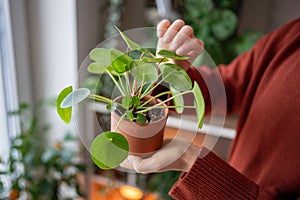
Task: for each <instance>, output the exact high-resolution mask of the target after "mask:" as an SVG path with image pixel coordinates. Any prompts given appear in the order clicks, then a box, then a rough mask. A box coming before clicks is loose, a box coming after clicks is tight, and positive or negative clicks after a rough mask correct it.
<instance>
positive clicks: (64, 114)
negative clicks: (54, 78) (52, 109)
mask: <svg viewBox="0 0 300 200" xmlns="http://www.w3.org/2000/svg"><path fill="white" fill-rule="evenodd" d="M72 91H73V88H72V86H69V87H66V88H64V89H63V90H62V91H61V92H60V93H59V95H58V97H57V99H56V111H57V113H58V116H59V117H60V118H61V119H62V120H63V121H64V122H65V123H67V124H68V123H70V121H71V115H72V107H69V108H61V107H60V105H61V102H62V101H63V100H64V99H65V98H66V96H68V95H69V94H70V93H71V92H72Z"/></svg>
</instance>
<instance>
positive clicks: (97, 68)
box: [87, 62, 109, 74]
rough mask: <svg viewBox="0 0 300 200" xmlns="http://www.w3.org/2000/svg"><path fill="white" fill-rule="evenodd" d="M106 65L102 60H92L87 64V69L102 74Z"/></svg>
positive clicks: (92, 72)
mask: <svg viewBox="0 0 300 200" xmlns="http://www.w3.org/2000/svg"><path fill="white" fill-rule="evenodd" d="M108 67H109V66H106V65H105V64H104V63H102V62H93V63H91V64H90V65H89V66H88V68H87V70H88V72H90V73H91V74H104V73H105V71H106V69H107V68H108Z"/></svg>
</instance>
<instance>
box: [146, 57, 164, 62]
mask: <svg viewBox="0 0 300 200" xmlns="http://www.w3.org/2000/svg"><path fill="white" fill-rule="evenodd" d="M142 61H145V62H153V63H163V62H168V61H169V59H168V58H148V57H143V58H142Z"/></svg>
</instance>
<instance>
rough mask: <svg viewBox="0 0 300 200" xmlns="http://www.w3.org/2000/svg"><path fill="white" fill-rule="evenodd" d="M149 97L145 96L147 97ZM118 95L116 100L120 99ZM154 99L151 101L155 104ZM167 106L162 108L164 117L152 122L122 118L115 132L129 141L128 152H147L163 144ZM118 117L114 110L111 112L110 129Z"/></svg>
mask: <svg viewBox="0 0 300 200" xmlns="http://www.w3.org/2000/svg"><path fill="white" fill-rule="evenodd" d="M149 98H150V97H149V96H147V97H145V100H146V99H149ZM120 99H121V97H118V98H117V99H116V100H117V101H118V100H120ZM157 101H160V100H154V101H152V102H151V103H152V104H155V103H156V102H157ZM168 112H169V110H168V108H164V113H165V115H164V117H163V118H161V119H159V120H157V121H153V122H149V123H145V124H140V123H137V122H132V121H129V120H127V119H124V120H123V121H122V122H121V125H120V126H119V128H118V130H117V132H118V133H121V134H123V135H124V136H125V137H126V138H127V140H128V143H129V151H130V154H148V153H151V152H153V151H155V150H158V149H159V148H160V147H161V146H162V144H163V138H164V132H165V127H166V122H167V118H168ZM119 119H120V115H118V114H117V113H116V112H112V113H111V130H114V129H115V127H116V126H117V123H118V121H119Z"/></svg>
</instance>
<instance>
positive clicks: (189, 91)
mask: <svg viewBox="0 0 300 200" xmlns="http://www.w3.org/2000/svg"><path fill="white" fill-rule="evenodd" d="M191 92H192V91H191V90H188V91H185V92H182V93H178V94H176V95H174V96H172V97H170V98H168V99H167V100H164V101H162V102H159V103H158V104H155V105H153V106H151V107H147V108H146V109H144V110H140V111H137V112H136V113H143V112H147V111H148V110H151V109H153V108H157V107H159V106H161V105H162V104H164V103H166V102H168V101H170V100H172V99H174V98H175V97H177V96H180V95H184V94H188V93H191ZM157 96H160V94H159V95H157ZM154 98H155V97H153V98H151V99H152V100H153V99H154ZM149 100H150V99H149ZM149 100H148V101H149ZM149 102H150V101H149ZM144 104H145V103H144ZM144 104H143V105H141V107H142V106H144ZM163 107H168V106H163Z"/></svg>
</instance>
